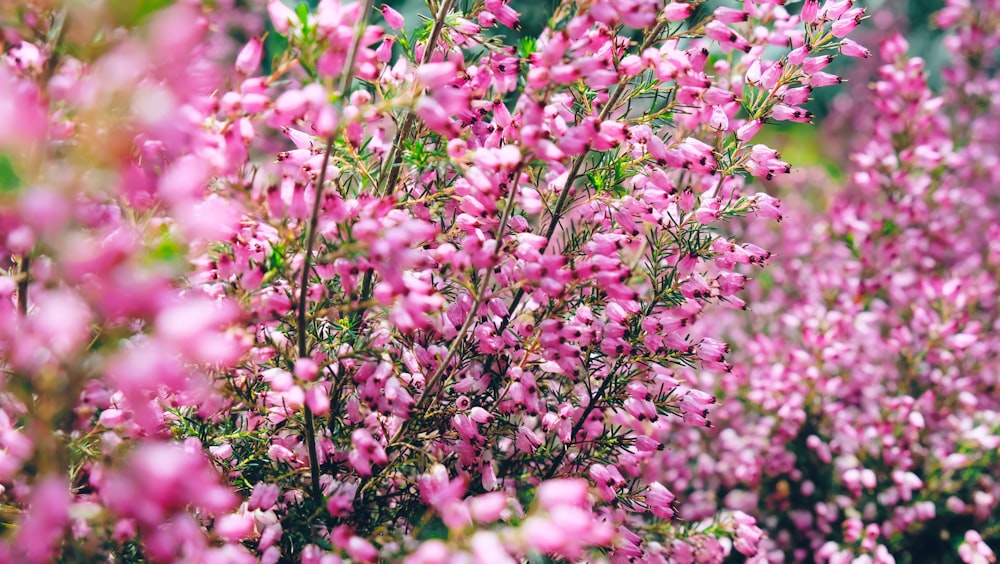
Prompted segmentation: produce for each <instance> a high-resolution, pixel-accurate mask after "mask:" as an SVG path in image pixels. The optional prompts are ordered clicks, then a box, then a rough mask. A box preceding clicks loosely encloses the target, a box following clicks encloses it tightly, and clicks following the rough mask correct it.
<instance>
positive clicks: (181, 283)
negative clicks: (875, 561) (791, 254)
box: [0, 0, 980, 563]
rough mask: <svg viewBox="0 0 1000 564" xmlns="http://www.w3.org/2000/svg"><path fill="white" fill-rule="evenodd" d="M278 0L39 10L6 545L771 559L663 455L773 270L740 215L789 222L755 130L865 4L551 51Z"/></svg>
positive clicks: (685, 6) (474, 8) (547, 46)
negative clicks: (731, 331) (716, 328)
mask: <svg viewBox="0 0 1000 564" xmlns="http://www.w3.org/2000/svg"><path fill="white" fill-rule="evenodd" d="M153 4H155V6H154V5H153ZM259 8H260V10H259V11H260V12H261V16H262V18H255V17H250V16H248V14H247V13H244V12H243V11H241V10H240V9H237V7H236V6H235V3H233V2H224V1H223V2H216V3H213V5H211V6H207V5H204V6H203V5H202V3H200V2H197V1H190V0H184V1H179V2H177V3H175V4H172V5H169V6H166V7H162V8H160V5H159V3H146V2H138V3H135V4H134V5H132V4H128V3H125V4H123V3H114V2H108V3H102V2H90V3H86V4H79V3H69V4H67V6H65V7H60V8H58V9H52V10H49V9H46V8H45V7H44V6H42V5H38V6H36V5H31V6H25V7H23V9H22V8H18V9H16V10H13V11H11V12H10V13H9V14H8V13H6V12H3V16H4V19H3V20H2V21H4V22H8V21H10V22H12V23H11V24H10V25H9V27H4V28H3V29H2V30H0V31H2V40H3V42H4V51H3V58H2V60H0V117H2V119H0V123H3V124H4V127H2V128H0V233H2V234H3V237H2V240H0V244H2V247H0V260H2V261H3V264H4V266H5V268H7V270H8V274H7V275H5V276H3V277H2V278H0V294H2V296H3V300H0V315H2V316H3V323H0V365H2V367H3V394H2V396H0V398H2V402H0V429H2V432H0V446H2V451H0V461H2V464H0V503H2V504H3V507H4V509H5V514H7V515H9V516H10V517H9V519H10V520H11V521H17V522H18V526H17V527H16V528H13V532H12V533H11V534H10V535H9V538H5V539H3V542H2V543H0V551H2V552H0V555H2V556H3V557H4V559H6V560H16V561H29V562H41V561H46V560H48V559H51V558H53V557H56V556H57V555H58V556H59V558H61V559H63V560H67V561H74V560H75V561H88V560H94V559H101V558H113V559H116V560H118V559H121V560H127V561H131V560H139V559H147V560H152V561H163V562H170V561H176V562H192V561H206V562H216V561H219V562H250V561H257V560H260V561H263V562H278V561H289V560H301V561H302V562H309V563H312V562H340V561H343V560H349V561H355V562H373V561H376V560H378V559H385V560H400V559H406V561H408V562H443V561H469V560H471V561H478V562H502V561H516V560H519V559H524V558H529V557H531V558H534V557H538V556H546V557H550V558H558V559H564V560H572V561H595V560H609V561H612V562H625V561H646V562H666V561H668V560H669V561H676V562H685V561H688V562H691V561H699V562H718V561H721V560H722V559H723V558H724V557H725V556H726V555H728V554H730V553H731V552H733V551H737V552H739V553H742V554H745V555H753V554H755V553H757V551H758V545H759V544H760V542H761V540H762V536H763V533H762V530H761V529H760V528H759V527H758V525H757V524H756V521H755V520H754V518H753V517H752V516H751V515H750V514H749V512H743V511H727V512H721V513H719V514H712V515H706V517H708V518H707V519H705V520H704V522H701V523H697V524H694V525H691V524H679V523H676V522H675V521H674V517H675V511H676V507H675V505H674V501H675V495H674V493H673V492H674V491H677V484H676V483H675V480H674V479H675V478H677V476H675V475H674V474H673V473H672V469H671V467H670V465H669V464H666V463H665V462H666V460H665V459H664V455H663V453H664V452H669V451H668V450H665V449H668V448H669V447H671V446H672V444H673V439H674V436H675V431H674V430H672V427H671V421H673V420H676V421H682V422H683V423H685V424H687V425H690V426H693V427H698V428H704V427H706V426H708V425H709V422H708V419H707V417H708V415H709V410H710V409H711V408H712V407H713V406H714V405H715V403H716V401H715V398H714V397H713V396H712V395H711V394H710V393H707V392H706V391H703V390H702V389H701V388H702V386H699V385H693V384H692V383H689V382H686V381H684V379H683V378H682V377H681V374H682V373H683V372H684V371H686V370H689V369H691V368H704V369H716V370H728V369H729V367H730V365H729V363H728V362H729V361H727V359H726V354H727V352H728V350H729V347H728V345H726V344H725V343H723V342H722V341H720V340H718V337H720V335H718V334H714V335H713V334H707V333H704V332H702V331H700V330H699V329H696V327H697V323H696V322H697V320H698V319H699V318H700V317H701V316H702V314H703V312H704V311H706V308H707V307H708V306H710V305H711V304H721V305H722V306H727V307H729V308H732V309H736V310H739V309H743V308H744V307H745V303H744V301H743V299H742V298H741V297H740V295H739V294H740V293H741V291H742V290H743V287H744V284H745V283H746V281H747V276H746V274H745V273H744V272H743V269H744V268H745V267H754V268H756V267H759V266H761V265H763V264H764V263H765V262H766V261H767V260H768V258H769V257H770V253H769V252H768V251H767V250H765V249H763V248H761V247H760V246H757V245H755V244H752V243H751V242H749V241H744V240H742V239H737V238H730V237H726V236H723V235H721V234H720V229H719V226H720V224H722V223H723V222H725V221H727V220H730V219H733V218H737V217H744V216H757V217H761V218H770V219H780V218H781V210H780V204H779V203H778V202H777V200H775V199H774V198H772V197H770V196H768V195H766V194H763V193H754V194H750V193H748V192H746V191H745V190H744V188H745V185H746V184H747V181H748V179H752V178H755V177H756V178H766V179H772V178H774V177H776V176H779V175H783V174H786V173H788V172H789V171H790V168H791V166H790V164H789V163H787V162H785V161H783V160H782V158H781V155H780V154H779V153H778V152H777V151H776V150H774V149H772V148H770V147H767V146H765V145H763V144H760V143H754V139H755V136H756V135H757V133H758V132H759V131H760V129H761V128H762V127H763V126H764V125H765V124H767V123H770V122H776V121H794V122H808V121H810V119H811V117H812V116H811V114H810V113H809V112H808V111H807V110H805V109H804V108H803V107H802V105H803V104H804V103H805V102H806V101H807V100H808V99H809V96H810V93H811V92H812V90H813V89H814V88H819V87H823V86H830V85H834V84H837V83H838V82H839V81H840V79H839V78H838V77H837V76H835V75H833V74H830V73H829V72H827V71H826V70H824V69H826V68H827V65H828V64H829V63H830V62H831V61H832V59H833V58H834V56H836V55H837V54H838V53H841V54H843V55H846V56H856V57H862V56H867V55H868V52H867V51H866V50H865V49H864V48H863V47H861V46H859V45H857V44H856V43H854V42H852V41H851V40H849V39H847V38H846V36H847V35H848V34H849V33H850V32H851V31H852V30H853V29H854V28H855V27H856V26H857V25H858V24H859V22H860V21H861V19H862V17H863V10H862V9H861V8H857V7H854V6H853V4H852V2H851V0H839V1H836V2H834V1H827V2H825V3H823V4H820V3H819V2H817V1H815V0H809V1H807V2H805V3H804V5H803V6H802V9H801V11H800V13H791V12H790V11H789V10H788V9H786V8H785V7H784V6H783V5H782V2H778V1H770V0H768V1H758V2H751V1H748V2H746V3H744V4H743V5H742V6H741V7H739V8H733V7H728V6H724V7H719V8H716V9H714V11H709V10H706V9H704V5H700V4H689V3H666V4H663V3H660V2H647V1H625V2H605V1H603V0H598V1H583V2H569V1H567V2H563V3H561V4H559V5H558V6H557V7H556V8H555V11H554V13H553V14H552V16H551V18H550V27H549V28H548V29H546V30H545V31H544V32H543V33H542V34H541V36H540V37H538V38H534V39H529V40H525V41H522V42H520V43H519V44H518V45H517V46H516V47H515V46H510V45H505V44H503V43H502V42H501V41H499V40H498V39H497V38H496V36H495V35H494V34H492V33H491V32H492V31H494V30H493V28H497V27H507V28H511V27H516V26H517V25H518V14H517V12H516V11H515V10H514V9H513V8H512V7H511V6H510V5H509V4H508V2H506V1H505V0H487V1H486V2H484V3H478V2H477V3H472V4H470V5H468V6H465V7H464V8H460V7H459V4H458V3H456V2H454V1H453V0H438V1H435V2H431V3H430V8H431V12H432V14H431V17H429V18H428V19H427V21H426V23H425V24H424V25H422V26H418V28H417V29H415V30H412V31H409V32H408V31H406V25H405V24H406V22H405V21H404V18H403V16H401V15H400V14H399V13H397V12H396V11H395V10H394V9H393V8H391V7H389V6H385V5H383V6H381V7H376V6H374V5H373V4H372V2H370V1H366V2H340V1H337V0H321V1H320V2H318V4H317V6H316V8H315V9H309V8H308V7H307V5H306V4H300V5H299V6H298V8H297V9H292V8H290V7H288V6H287V5H285V4H284V3H282V2H280V1H278V0H271V1H269V2H267V3H266V6H259ZM265 8H266V9H265ZM3 10H7V9H6V8H3ZM376 14H380V15H381V17H382V19H383V20H384V23H385V27H383V26H380V25H375V24H371V23H369V20H370V19H373V18H374V17H375V15H376ZM265 15H266V16H265ZM263 17H266V24H267V25H268V26H269V31H268V33H267V34H266V35H267V37H265V33H264V25H265V20H264V19H263ZM5 25H7V24H5ZM226 30H229V31H231V33H227V32H226ZM236 35H243V36H249V37H251V38H250V39H249V41H248V42H247V43H245V44H244V45H242V46H240V45H234V44H233V43H232V41H231V37H233V36H236ZM220 61H228V62H225V63H222V62H220ZM8 125H9V126H8ZM969 543H970V544H969V546H972V545H973V544H974V543H973V541H971V540H970V541H969ZM972 550H980V549H979V548H978V547H973V548H972Z"/></svg>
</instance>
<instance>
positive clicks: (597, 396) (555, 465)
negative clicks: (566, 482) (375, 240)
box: [542, 373, 614, 481]
mask: <svg viewBox="0 0 1000 564" xmlns="http://www.w3.org/2000/svg"><path fill="white" fill-rule="evenodd" d="M612 379H614V376H613V373H612V374H608V376H607V377H606V378H605V379H604V381H603V382H601V387H600V388H597V391H596V392H594V394H593V395H592V396H590V402H589V403H588V404H587V408H586V409H584V410H583V413H581V414H580V418H579V419H578V420H577V421H576V423H574V424H573V430H572V431H570V433H569V437H570V441H572V440H574V439H575V438H576V436H577V435H578V434H579V433H580V429H582V428H583V424H584V422H585V421H587V417H589V416H590V412H591V411H594V408H595V407H597V402H598V401H600V400H601V399H603V396H604V392H605V390H607V389H608V383H609V382H611V380H612ZM569 447H570V445H568V444H564V445H563V449H562V451H560V452H559V454H558V455H556V457H555V459H554V460H553V461H552V466H550V467H549V470H548V471H547V472H546V473H545V477H544V478H542V480H543V481H544V480H548V479H551V478H552V476H555V474H556V470H558V469H559V465H560V464H562V461H563V459H564V458H566V454H567V453H569Z"/></svg>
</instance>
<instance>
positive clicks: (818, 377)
mask: <svg viewBox="0 0 1000 564" xmlns="http://www.w3.org/2000/svg"><path fill="white" fill-rule="evenodd" d="M935 21H936V23H937V24H938V25H939V26H940V27H941V28H943V29H944V30H945V31H946V32H947V34H948V35H947V38H946V39H945V45H946V46H947V48H948V51H949V56H950V62H949V63H948V65H947V67H946V68H945V69H944V70H943V72H942V75H941V79H942V82H943V84H944V86H943V88H942V89H941V90H940V91H938V92H935V91H932V90H931V89H930V88H929V87H928V76H927V73H926V71H925V69H924V64H923V61H922V60H921V59H919V58H911V57H908V56H907V55H906V51H907V43H906V41H905V39H904V38H902V37H900V36H890V37H888V38H887V39H885V40H884V42H883V43H882V45H881V49H880V57H881V67H880V68H879V70H878V77H877V79H876V81H875V82H873V83H872V84H871V87H870V90H871V95H869V96H867V97H865V98H863V99H858V98H855V101H854V103H853V104H851V105H850V106H849V107H850V111H851V114H850V115H849V116H846V117H845V118H843V119H845V120H846V121H847V122H848V123H849V124H850V125H851V126H852V128H853V130H854V132H855V134H854V135H853V140H852V141H851V144H852V146H853V154H852V157H851V163H850V166H849V167H847V169H846V174H845V176H844V180H843V181H842V182H839V181H837V180H834V179H831V178H829V177H828V176H827V175H826V174H824V173H819V172H813V173H808V174H803V175H802V177H801V179H800V180H797V181H793V182H790V183H787V184H786V186H785V190H788V191H789V195H788V198H785V199H784V201H785V207H784V215H785V218H786V220H785V221H783V222H782V224H781V226H780V228H779V229H775V230H768V229H761V228H760V226H758V225H749V226H747V228H746V230H745V232H743V233H742V234H741V235H739V237H745V238H749V239H752V240H755V241H758V242H759V243H760V244H762V245H763V246H765V247H767V248H768V249H770V250H772V252H774V253H775V255H776V257H777V258H775V259H773V262H774V263H775V264H774V265H773V266H772V267H770V268H769V269H768V270H767V271H766V272H764V273H763V274H762V275H761V276H759V277H757V280H755V281H754V283H752V284H748V286H749V288H750V289H749V291H748V294H749V296H750V297H749V298H748V299H749V301H750V302H751V303H752V304H753V310H754V311H753V312H751V313H749V314H748V315H740V316H731V315H721V314H720V315H713V316H711V317H706V318H705V319H703V320H702V322H703V323H705V325H706V330H708V329H713V328H718V327H727V330H726V331H725V333H726V335H727V339H728V340H729V341H731V342H733V343H735V344H738V347H737V348H738V352H735V354H734V355H733V357H732V358H731V359H730V363H732V365H733V367H734V368H733V371H732V372H730V373H727V374H724V375H722V376H721V377H719V376H717V375H710V374H692V378H693V379H694V383H693V384H692V385H695V386H698V385H701V387H702V388H703V389H706V390H710V391H713V390H714V392H715V393H716V395H717V396H718V398H719V403H720V407H719V408H718V409H715V410H714V411H713V412H712V414H711V420H712V422H713V423H714V424H715V426H716V428H717V429H718V432H717V434H715V435H709V436H705V435H702V434H696V433H691V432H688V431H685V430H683V429H678V432H680V433H683V434H684V435H685V436H686V438H680V437H677V438H675V443H678V444H685V446H684V448H681V449H678V450H676V451H674V452H671V453H668V454H666V455H664V456H665V457H667V458H669V459H670V461H671V464H672V465H673V466H674V467H675V471H676V472H677V473H678V476H679V477H680V478H679V479H678V480H675V481H674V482H673V483H674V484H675V487H676V490H675V491H677V492H678V497H679V498H681V499H686V500H687V501H686V502H685V503H684V504H683V505H682V506H681V508H680V509H679V514H680V516H682V517H686V518H688V519H692V520H697V519H700V518H703V517H704V516H706V515H709V514H712V513H713V512H715V511H717V510H718V508H719V507H725V508H728V509H732V510H741V511H745V512H747V513H748V514H751V515H754V516H755V517H757V519H758V525H759V526H760V527H761V528H762V529H764V530H765V531H766V533H767V536H768V538H767V539H766V540H765V541H763V543H762V546H764V547H766V548H763V549H762V554H766V555H767V557H768V558H769V559H770V560H773V561H783V560H794V561H806V560H809V561H818V562H847V561H867V562H872V561H874V562H893V561H902V562H929V561H934V562H958V561H963V562H992V561H994V560H995V557H994V555H993V550H992V549H991V548H990V545H992V546H993V547H996V546H997V543H1000V519H998V515H1000V513H998V506H997V504H998V501H1000V498H998V496H1000V485H998V482H997V475H998V470H1000V458H998V446H1000V411H998V408H1000V405H998V403H997V400H998V396H997V393H996V390H997V388H996V386H997V374H998V366H997V350H998V343H997V342H996V339H997V332H996V330H997V327H998V313H1000V310H998V305H1000V304H998V302H997V290H998V287H997V286H998V277H997V276H998V270H997V266H998V263H997V261H998V257H1000V255H998V254H997V244H996V241H995V239H996V234H997V232H998V231H997V229H998V215H997V214H998V210H1000V208H998V201H997V196H996V186H997V180H998V176H997V167H996V164H997V155H998V154H1000V136H998V130H997V124H998V121H997V120H998V118H1000V104H998V101H1000V98H998V95H997V93H998V92H1000V80H998V78H997V76H996V73H997V58H996V57H997V50H996V49H997V46H998V44H1000V33H998V30H1000V25H998V24H1000V6H998V5H997V4H996V3H995V2H973V3H968V4H967V3H961V2H952V3H949V4H948V6H947V7H946V8H945V9H944V10H943V11H941V12H939V13H938V14H937V15H936V16H935ZM817 185H825V186H829V187H830V188H829V189H828V193H829V196H828V197H824V198H816V197H815V195H814V193H813V192H810V191H811V190H815V188H814V187H815V186H817ZM793 193H794V194H793ZM713 384H714V385H715V386H716V387H715V388H710V386H711V385H713ZM691 461H693V462H694V464H693V465H692V464H690V462H691ZM681 483H683V484H684V486H683V488H682V487H681V485H680V484H681ZM681 491H685V492H687V495H685V494H681V493H680V492H681Z"/></svg>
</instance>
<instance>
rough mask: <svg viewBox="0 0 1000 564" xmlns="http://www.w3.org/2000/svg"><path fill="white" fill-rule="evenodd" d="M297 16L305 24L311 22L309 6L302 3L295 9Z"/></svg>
mask: <svg viewBox="0 0 1000 564" xmlns="http://www.w3.org/2000/svg"><path fill="white" fill-rule="evenodd" d="M295 15H296V16H298V17H299V21H300V22H302V23H305V22H306V21H308V20H309V4H307V3H305V2H302V3H300V4H299V5H298V6H296V7H295Z"/></svg>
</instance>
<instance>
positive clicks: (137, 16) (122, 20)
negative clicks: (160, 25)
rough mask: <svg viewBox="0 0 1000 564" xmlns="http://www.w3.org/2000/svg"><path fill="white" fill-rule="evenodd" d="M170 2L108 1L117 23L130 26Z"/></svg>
mask: <svg viewBox="0 0 1000 564" xmlns="http://www.w3.org/2000/svg"><path fill="white" fill-rule="evenodd" d="M171 4H173V0H119V1H117V2H110V5H111V6H110V7H111V11H112V13H113V14H114V19H115V21H116V22H117V23H119V24H120V25H122V26H125V27H132V26H136V25H139V24H141V23H142V22H144V21H145V20H146V19H148V18H149V16H151V15H153V14H155V13H156V12H159V11H160V10H162V9H164V8H166V7H167V6H169V5H171Z"/></svg>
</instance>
